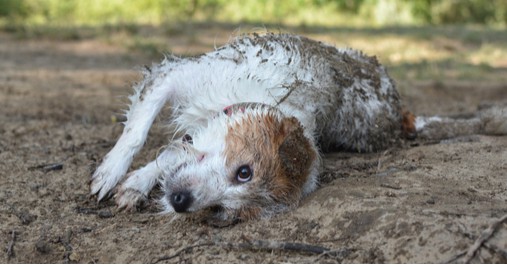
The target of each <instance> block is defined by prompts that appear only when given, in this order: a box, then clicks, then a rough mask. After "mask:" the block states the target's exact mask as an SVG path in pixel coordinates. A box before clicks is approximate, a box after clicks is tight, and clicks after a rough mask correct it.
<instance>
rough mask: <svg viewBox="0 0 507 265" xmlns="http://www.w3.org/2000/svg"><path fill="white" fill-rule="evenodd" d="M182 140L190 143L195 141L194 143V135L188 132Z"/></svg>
mask: <svg viewBox="0 0 507 265" xmlns="http://www.w3.org/2000/svg"><path fill="white" fill-rule="evenodd" d="M182 141H183V142H184V143H189V144H193V143H194V142H193V141H192V136H190V135H188V134H185V135H184V136H183V139H182Z"/></svg>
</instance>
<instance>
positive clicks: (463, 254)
mask: <svg viewBox="0 0 507 265" xmlns="http://www.w3.org/2000/svg"><path fill="white" fill-rule="evenodd" d="M465 254H467V251H466V250H465V251H461V252H460V253H458V254H456V255H454V256H453V257H452V258H450V259H448V260H447V261H445V262H442V263H443V264H449V263H453V262H455V261H456V260H457V259H459V258H461V257H463V256H465Z"/></svg>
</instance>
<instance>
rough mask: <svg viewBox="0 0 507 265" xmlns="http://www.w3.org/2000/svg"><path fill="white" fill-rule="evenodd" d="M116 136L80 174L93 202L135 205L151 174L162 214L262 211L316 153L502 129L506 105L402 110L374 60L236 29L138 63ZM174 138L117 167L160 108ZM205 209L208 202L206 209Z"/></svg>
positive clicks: (267, 212)
mask: <svg viewBox="0 0 507 265" xmlns="http://www.w3.org/2000/svg"><path fill="white" fill-rule="evenodd" d="M130 99H131V105H130V109H129V110H128V111H127V113H126V117H127V121H126V122H125V127H124V130H123V133H122V135H121V137H120V138H119V139H118V141H117V143H116V145H115V146H114V147H113V149H112V150H111V151H110V152H109V153H108V154H107V155H106V156H105V157H104V159H103V161H102V163H101V165H100V166H99V167H98V168H97V169H96V171H95V173H94V174H93V176H92V180H91V193H92V194H96V195H97V198H98V200H99V201H100V200H102V199H104V198H105V197H106V195H107V194H109V193H110V192H114V193H115V195H114V196H115V199H116V203H117V204H118V207H120V208H132V207H135V206H136V205H137V204H138V203H139V202H140V201H142V200H145V199H146V198H147V196H148V194H149V192H150V191H151V190H152V188H153V187H154V186H155V185H156V184H157V183H160V184H161V186H162V190H163V192H164V195H163V196H162V198H161V199H160V204H161V206H162V208H163V212H165V213H191V212H210V216H209V218H210V219H212V220H216V221H220V222H222V221H225V222H228V221H230V222H235V221H238V220H239V221H244V220H250V219H255V218H268V217H270V216H272V215H273V214H276V213H279V212H283V211H287V210H290V209H293V208H295V207H297V205H298V204H299V202H300V201H301V199H302V198H303V197H304V196H306V195H308V194H309V193H311V192H313V191H314V190H315V189H316V188H317V185H318V176H319V173H320V171H321V168H322V167H321V160H320V154H321V151H325V150H328V149H334V148H340V149H346V150H353V151H359V152H374V151H378V150H382V149H385V148H387V147H389V146H391V145H392V144H393V143H394V142H396V141H397V139H400V137H409V138H414V137H416V136H417V137H423V138H432V139H443V138H450V137H456V136H459V135H463V134H481V133H482V134H506V133H507V107H505V106H493V107H490V108H486V109H483V110H479V111H478V112H477V113H476V115H475V116H473V117H469V118H467V119H453V118H440V117H417V116H414V115H413V114H412V113H410V112H408V111H405V110H402V107H401V103H400V98H399V95H398V92H397V90H396V88H395V83H394V81H393V80H392V79H391V78H390V77H389V75H388V74H387V71H386V69H385V68H384V67H383V66H382V65H381V64H380V63H379V62H378V60H377V59H376V57H369V56H367V55H364V54H363V53H361V52H359V51H356V50H353V49H340V48H335V47H332V46H329V45H326V44H324V43H321V42H317V41H314V40H310V39H308V38H305V37H302V36H296V35H289V34H271V33H268V34H265V35H262V36H259V35H257V34H253V35H244V36H239V37H237V38H235V39H234V40H232V41H231V42H230V43H228V44H226V45H225V46H223V47H220V48H218V49H215V50H214V51H211V52H209V53H207V54H204V55H202V56H199V57H192V58H178V57H175V56H168V57H166V58H165V59H164V60H163V61H162V63H160V64H157V65H153V66H152V67H151V68H149V67H146V70H145V72H144V79H143V80H142V82H140V83H139V84H138V85H137V86H136V87H135V93H134V94H133V95H132V96H131V97H130ZM166 104H169V105H170V106H171V108H172V114H171V117H170V119H169V123H170V124H171V125H173V126H172V127H174V128H176V130H175V131H174V135H178V136H180V137H177V138H174V139H173V140H171V141H170V143H168V145H167V147H165V148H164V149H163V150H162V151H161V152H160V153H159V155H158V157H157V158H156V159H155V160H154V161H152V162H150V163H148V164H147V165H146V166H144V167H142V168H140V169H137V170H134V171H132V172H130V173H128V174H127V171H128V168H129V166H130V164H131V163H132V160H133V159H134V156H135V155H136V154H137V153H138V152H139V150H140V149H141V148H142V146H143V144H144V142H145V140H146V137H147V134H148V131H149V129H150V127H151V125H152V123H153V121H154V119H155V117H156V116H157V115H158V113H159V112H160V110H161V109H162V107H163V106H164V105H166ZM209 209H213V211H208V210H209Z"/></svg>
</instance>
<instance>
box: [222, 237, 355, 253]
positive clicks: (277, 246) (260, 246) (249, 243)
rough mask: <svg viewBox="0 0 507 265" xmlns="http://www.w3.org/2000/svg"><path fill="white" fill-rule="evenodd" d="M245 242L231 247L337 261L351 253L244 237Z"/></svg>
mask: <svg viewBox="0 0 507 265" xmlns="http://www.w3.org/2000/svg"><path fill="white" fill-rule="evenodd" d="M243 240H245V241H246V243H240V244H233V245H230V246H232V247H236V248H242V249H251V250H287V251H296V252H306V253H310V254H319V255H322V256H330V257H334V258H337V259H343V258H345V257H346V256H347V255H348V254H349V253H350V249H338V250H331V249H329V248H326V247H323V246H318V245H310V244H305V243H297V242H281V241H268V240H251V239H249V238H247V237H245V236H243Z"/></svg>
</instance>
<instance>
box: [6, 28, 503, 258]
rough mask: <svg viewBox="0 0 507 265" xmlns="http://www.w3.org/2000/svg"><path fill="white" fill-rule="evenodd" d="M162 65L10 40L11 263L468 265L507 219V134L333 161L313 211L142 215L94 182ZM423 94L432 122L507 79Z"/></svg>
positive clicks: (421, 102) (418, 106) (103, 51)
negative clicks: (100, 192)
mask: <svg viewBox="0 0 507 265" xmlns="http://www.w3.org/2000/svg"><path fill="white" fill-rule="evenodd" d="M149 63H150V62H149V61H148V60H147V59H146V58H144V57H143V56H142V55H141V54H136V53H133V52H129V51H127V50H125V49H122V48H119V47H114V46H108V45H106V44H104V43H101V42H98V41H95V40H83V41H79V42H55V41H49V40H18V39H15V38H13V37H12V36H10V35H7V34H3V33H1V34H0V135H1V137H0V172H1V173H0V187H2V188H1V189H0V213H1V214H0V234H1V235H2V236H1V237H0V238H1V239H0V245H1V246H2V249H4V250H5V251H4V252H3V253H2V254H1V255H0V262H2V263H6V262H12V263H33V262H37V263H61V262H69V263H76V262H79V263H89V262H99V263H112V262H115V263H116V262H122V263H147V262H171V263H177V262H184V263H191V262H200V263H271V262H273V263H285V262H289V263H314V262H347V263H356V262H364V263H380V262H388V263H394V262H396V263H398V262H400V263H401V262H403V263H406V262H410V263H432V262H446V261H463V260H462V258H463V256H465V254H464V253H465V251H467V250H468V249H469V248H470V247H471V246H472V245H473V243H474V242H475V241H476V240H477V238H478V237H479V236H481V233H482V231H484V230H485V229H486V228H488V227H489V226H490V225H491V224H493V223H495V222H496V221H497V220H498V219H499V218H500V217H501V216H503V215H505V214H506V213H507V173H506V172H507V162H506V161H507V137H500V136H498V137H493V136H474V137H468V138H463V139H458V140H455V141H449V142H445V143H425V142H408V143H406V145H405V146H401V147H393V148H392V149H389V150H387V151H384V152H379V153H367V154H358V153H343V152H342V153H330V154H327V155H326V156H325V168H326V170H325V174H324V175H323V180H324V181H323V182H322V186H321V187H320V189H319V190H318V191H316V192H314V193H313V194H311V195H310V196H309V197H307V198H306V199H305V200H304V201H303V203H302V205H301V206H300V207H299V208H297V209H296V210H294V211H291V212H288V213H285V214H280V215H278V216H276V217H274V218H272V219H270V220H259V221H251V222H246V223H240V224H237V225H235V226H229V227H225V228H214V227H210V226H209V225H206V224H204V223H202V222H201V221H200V220H199V219H198V218H193V217H188V218H185V217H180V218H174V217H172V216H164V215H159V214H157V212H156V207H153V206H150V207H148V208H146V209H145V210H143V211H141V212H134V213H130V212H118V211H117V210H116V208H115V206H114V204H113V203H112V202H105V203H100V204H98V203H97V202H96V201H95V198H90V197H89V187H88V182H89V178H90V175H91V173H92V172H93V170H94V169H95V166H96V165H97V163H98V162H99V160H100V159H101V158H102V157H103V156H104V155H105V154H106V152H107V151H108V150H109V149H110V148H111V147H112V145H113V144H114V141H115V140H116V137H117V136H118V134H119V133H120V132H121V126H120V125H119V124H117V123H114V122H112V119H111V117H112V116H113V117H114V115H115V114H116V113H119V112H120V111H121V109H122V108H124V106H123V105H122V103H121V102H122V101H121V100H118V99H117V98H118V96H121V95H128V94H129V93H130V92H131V91H130V89H129V83H131V82H133V81H135V80H136V79H138V78H139V75H138V74H137V72H136V71H134V70H132V69H134V67H135V66H140V65H143V64H149ZM401 85H403V84H401ZM411 89H412V90H410V91H411V92H410V93H406V94H405V95H402V98H403V99H404V100H405V102H407V103H410V104H409V107H410V109H411V110H412V111H414V112H415V113H422V114H436V113H438V112H440V113H459V112H463V111H471V110H473V109H475V107H476V106H477V105H478V104H479V103H481V102H483V101H488V102H492V103H494V102H496V101H500V100H502V99H503V100H505V99H507V89H505V86H502V84H494V83H493V84H481V83H463V82H461V83H458V82H450V83H444V84H442V83H439V84H438V87H435V86H434V84H432V83H421V84H413V86H411ZM457 91H459V92H457ZM427 92H428V93H427ZM456 93H458V94H456ZM454 94H456V95H457V97H458V99H459V98H464V99H465V100H463V101H455V100H454V98H455V97H454V96H452V95H454ZM449 95H451V96H449ZM151 134H152V136H151V137H149V141H148V143H147V144H146V148H144V150H143V151H142V153H141V154H140V155H139V159H137V160H136V161H135V163H134V165H133V168H136V167H138V166H140V165H142V164H143V163H146V162H148V161H149V160H151V159H152V158H153V157H154V156H155V154H156V150H157V149H158V147H159V146H161V145H163V144H165V136H164V133H163V129H162V127H156V128H154V130H152V132H151ZM271 241H276V242H271ZM270 242H271V243H272V244H271V245H270V244H268V246H267V247H266V245H262V244H266V243H270ZM284 242H285V243H298V244H295V245H290V244H285V243H284ZM261 243H262V244H261ZM275 243H277V244H275ZM273 248H275V250H273ZM291 249H292V250H291ZM505 249H507V227H506V224H505V222H504V224H503V225H501V224H500V225H498V227H497V228H496V229H495V231H494V233H492V235H491V237H490V238H489V239H488V240H487V241H486V243H484V244H482V246H481V247H480V248H479V249H478V251H477V253H476V256H475V257H474V258H473V259H472V261H473V262H488V263H505V262H507V258H506V257H505ZM328 250H329V251H328ZM319 251H320V252H319ZM322 251H325V253H324V254H319V253H322ZM453 258H454V260H453ZM455 258H457V259H455Z"/></svg>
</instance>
